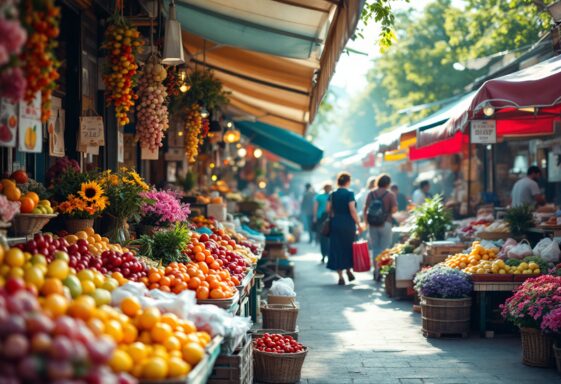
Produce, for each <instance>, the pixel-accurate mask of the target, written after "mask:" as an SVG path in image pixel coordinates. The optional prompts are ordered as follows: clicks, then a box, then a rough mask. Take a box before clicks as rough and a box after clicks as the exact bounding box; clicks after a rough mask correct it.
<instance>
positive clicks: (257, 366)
mask: <svg viewBox="0 0 561 384" xmlns="http://www.w3.org/2000/svg"><path fill="white" fill-rule="evenodd" d="M307 353H308V349H307V348H306V349H304V351H302V352H298V353H282V354H281V353H270V352H261V351H258V350H256V349H254V350H253V368H254V379H255V381H257V382H260V383H297V382H299V381H300V375H301V374H302V366H303V365H304V359H305V358H306V354H307Z"/></svg>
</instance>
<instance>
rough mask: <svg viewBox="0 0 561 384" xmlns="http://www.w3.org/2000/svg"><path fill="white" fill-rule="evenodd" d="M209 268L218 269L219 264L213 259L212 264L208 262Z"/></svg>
mask: <svg viewBox="0 0 561 384" xmlns="http://www.w3.org/2000/svg"><path fill="white" fill-rule="evenodd" d="M210 269H216V270H218V269H220V264H219V263H218V262H217V261H213V262H212V264H210Z"/></svg>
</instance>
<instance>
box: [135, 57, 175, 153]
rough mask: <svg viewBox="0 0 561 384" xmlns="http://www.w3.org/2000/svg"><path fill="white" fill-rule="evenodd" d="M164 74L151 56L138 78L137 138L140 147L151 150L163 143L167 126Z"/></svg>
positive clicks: (162, 69) (163, 70)
mask: <svg viewBox="0 0 561 384" xmlns="http://www.w3.org/2000/svg"><path fill="white" fill-rule="evenodd" d="M166 76H167V72H166V69H165V68H164V67H163V66H162V65H161V64H160V63H159V61H158V60H157V59H156V57H155V56H152V57H151V58H150V59H149V60H148V63H147V64H146V65H145V66H144V68H143V70H142V73H141V76H140V80H139V86H138V97H139V99H140V102H139V105H138V108H137V118H138V123H137V125H136V132H137V138H138V140H139V141H140V146H141V147H143V148H148V149H150V150H151V151H154V150H157V149H158V148H160V147H161V146H162V145H163V144H162V139H163V137H164V131H166V130H167V129H168V127H169V121H168V107H167V104H166V97H167V92H166V87H165V86H164V84H163V81H164V80H165V78H166Z"/></svg>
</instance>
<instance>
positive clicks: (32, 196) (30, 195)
mask: <svg viewBox="0 0 561 384" xmlns="http://www.w3.org/2000/svg"><path fill="white" fill-rule="evenodd" d="M24 197H28V198H30V199H31V200H33V202H34V203H35V205H37V204H39V200H40V199H39V195H38V194H36V193H35V192H27V193H26V194H25V196H24Z"/></svg>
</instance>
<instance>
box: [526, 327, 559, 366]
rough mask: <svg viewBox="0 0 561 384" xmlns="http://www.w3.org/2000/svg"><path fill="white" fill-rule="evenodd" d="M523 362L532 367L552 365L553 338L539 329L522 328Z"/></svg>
mask: <svg viewBox="0 0 561 384" xmlns="http://www.w3.org/2000/svg"><path fill="white" fill-rule="evenodd" d="M520 336H521V338H522V362H523V363H524V364H525V365H528V366H530V367H550V366H551V365H552V364H553V339H552V338H551V337H549V336H545V335H544V334H543V333H542V332H541V331H540V330H539V329H535V328H520Z"/></svg>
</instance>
